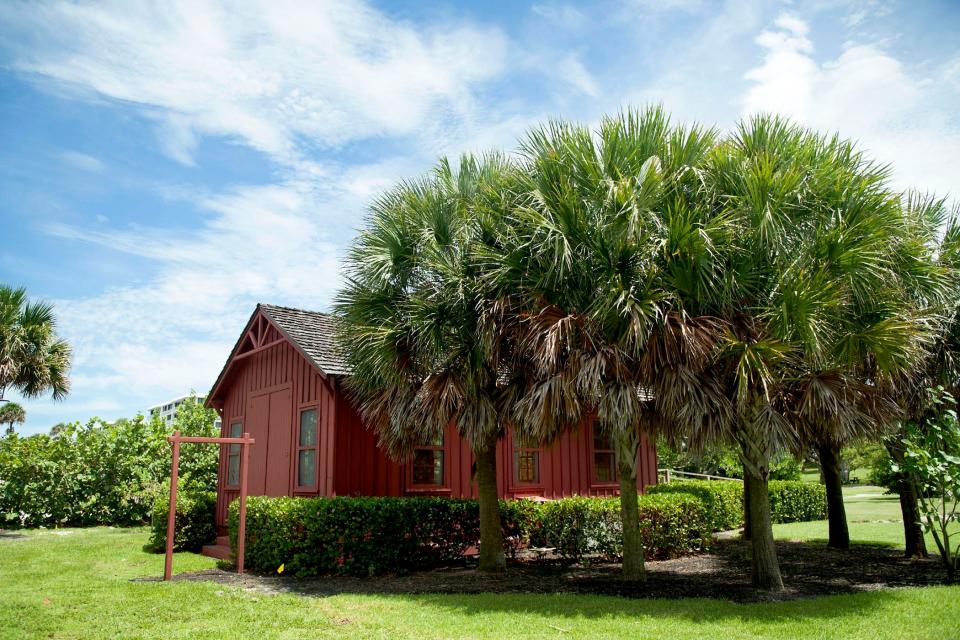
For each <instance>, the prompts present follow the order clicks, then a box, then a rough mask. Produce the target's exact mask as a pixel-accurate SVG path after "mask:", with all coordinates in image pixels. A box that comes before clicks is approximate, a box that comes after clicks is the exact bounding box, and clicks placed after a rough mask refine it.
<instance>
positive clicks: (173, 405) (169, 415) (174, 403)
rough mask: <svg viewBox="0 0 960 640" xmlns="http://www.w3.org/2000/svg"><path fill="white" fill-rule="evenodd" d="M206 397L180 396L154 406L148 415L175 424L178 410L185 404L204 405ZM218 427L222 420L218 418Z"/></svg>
mask: <svg viewBox="0 0 960 640" xmlns="http://www.w3.org/2000/svg"><path fill="white" fill-rule="evenodd" d="M206 398H207V397H206V396H201V395H195V394H193V395H186V396H180V397H179V398H174V399H173V400H169V401H167V402H164V403H161V404H157V405H154V406H152V407H150V409H148V410H147V414H148V415H149V416H150V417H153V416H160V419H161V420H163V421H164V422H165V423H166V424H173V418H174V416H176V415H177V409H178V408H179V407H180V405H182V404H183V403H184V402H199V403H200V404H203V401H204V400H206ZM216 424H217V426H220V418H217V422H216Z"/></svg>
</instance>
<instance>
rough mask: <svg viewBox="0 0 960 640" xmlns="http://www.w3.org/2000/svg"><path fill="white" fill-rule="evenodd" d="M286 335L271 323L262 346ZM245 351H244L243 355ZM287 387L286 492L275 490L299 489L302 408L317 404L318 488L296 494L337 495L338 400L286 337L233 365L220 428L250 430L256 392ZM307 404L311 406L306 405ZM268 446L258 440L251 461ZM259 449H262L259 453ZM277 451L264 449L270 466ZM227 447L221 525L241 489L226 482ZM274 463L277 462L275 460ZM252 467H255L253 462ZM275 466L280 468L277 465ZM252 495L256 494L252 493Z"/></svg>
mask: <svg viewBox="0 0 960 640" xmlns="http://www.w3.org/2000/svg"><path fill="white" fill-rule="evenodd" d="M282 339H283V336H282V334H281V333H280V332H279V331H278V330H277V328H276V327H274V326H273V325H272V324H271V325H270V326H269V327H268V329H267V330H266V331H265V332H264V334H263V336H262V338H261V344H264V345H269V344H271V343H273V342H276V341H278V340H282ZM241 355H242V354H241ZM284 387H288V388H289V389H290V398H291V401H290V402H289V404H290V409H289V411H290V416H289V419H288V421H287V424H289V427H288V428H289V434H288V439H289V444H288V445H287V444H284V446H282V447H281V446H277V447H276V450H277V451H281V452H283V455H285V456H286V457H287V458H289V459H288V460H286V461H284V464H283V465H282V466H283V467H287V466H288V465H289V468H288V472H287V476H288V478H287V482H286V487H285V490H284V491H283V492H282V493H281V492H280V491H279V489H277V488H276V487H277V486H279V485H276V486H275V490H274V491H273V493H274V494H279V495H293V494H294V491H295V490H296V486H295V485H296V450H297V440H296V439H297V428H298V426H299V422H300V410H301V409H304V408H309V406H310V405H313V406H316V408H317V438H318V441H319V442H320V443H321V447H320V451H319V455H318V457H317V466H318V479H317V485H316V487H315V489H313V490H311V491H308V492H301V491H297V494H298V495H300V494H303V495H332V493H333V486H332V485H333V481H332V480H333V471H332V463H333V460H334V455H333V453H334V452H333V447H332V442H333V432H334V419H333V412H332V410H331V407H332V405H333V403H334V400H333V390H332V389H331V387H330V385H329V384H328V383H327V382H326V381H324V379H323V377H322V376H321V375H320V373H319V372H318V371H317V370H316V369H315V368H314V367H313V365H311V364H310V362H308V361H307V359H306V358H304V357H303V356H302V355H301V354H300V352H299V351H297V350H296V348H295V347H294V346H293V345H292V344H290V343H289V342H287V341H283V342H279V343H277V344H275V345H273V346H270V347H268V348H266V349H264V350H262V351H258V352H256V353H253V354H252V355H249V356H246V357H243V358H242V359H238V360H237V361H236V362H234V363H233V367H232V370H231V371H230V373H229V378H228V379H227V380H225V381H224V385H223V389H224V392H223V409H222V427H221V435H222V436H228V435H229V432H230V431H229V430H230V425H231V424H232V423H233V422H236V421H237V420H240V421H242V422H243V430H244V431H247V432H250V431H251V428H252V427H254V426H255V425H253V424H251V423H250V422H248V421H249V420H252V419H253V416H252V415H250V411H249V410H250V403H251V401H252V399H253V397H254V396H256V395H259V394H262V393H263V392H264V391H266V390H272V389H280V388H284ZM304 405H307V406H304ZM267 447H268V443H267V442H266V441H262V440H257V442H256V444H254V445H253V449H254V450H251V461H252V460H253V459H254V458H255V457H257V456H256V455H255V454H256V453H260V454H261V456H262V455H263V453H262V452H263V451H264V449H266V448H267ZM257 449H259V451H255V450H257ZM277 451H275V452H271V451H269V449H267V451H266V458H265V460H266V464H267V465H268V467H269V466H270V465H271V460H272V457H271V456H273V455H278V454H277ZM226 464H227V451H226V447H221V452H220V472H219V478H218V483H217V484H218V486H217V526H220V527H223V526H225V525H226V519H227V509H228V506H229V504H230V502H232V501H233V500H234V499H235V498H237V496H238V494H239V492H238V490H236V489H234V488H230V487H227V485H226ZM274 464H277V463H276V462H274ZM251 466H252V465H251ZM277 466H280V465H279V464H278V465H277ZM266 471H267V470H265V469H259V470H254V469H252V468H251V470H250V478H251V480H252V479H253V478H254V477H255V476H259V477H260V478H263V477H265V475H266V474H265V472H266ZM251 495H255V494H254V493H252V492H251Z"/></svg>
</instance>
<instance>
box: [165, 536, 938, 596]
mask: <svg viewBox="0 0 960 640" xmlns="http://www.w3.org/2000/svg"><path fill="white" fill-rule="evenodd" d="M777 549H778V553H779V557H780V566H781V571H782V572H783V576H784V582H785V583H786V585H787V590H786V591H785V592H784V593H782V594H778V595H777V596H776V597H775V598H773V597H771V596H770V595H769V594H767V593H765V592H762V591H757V590H755V589H753V587H752V586H751V585H750V547H749V544H748V543H745V542H743V541H740V540H725V541H720V542H718V543H717V544H716V546H715V548H714V550H713V551H712V552H711V553H709V554H700V555H696V556H689V557H686V558H677V559H673V560H665V561H658V562H649V563H648V567H647V569H648V578H647V581H646V582H645V583H642V584H637V583H626V582H623V581H622V580H621V579H620V577H619V568H618V566H617V565H615V564H596V565H591V566H578V565H569V564H562V563H557V562H553V563H544V562H518V563H513V564H511V566H510V568H509V570H508V571H506V572H505V573H503V574H494V575H491V574H485V573H481V572H479V571H477V570H476V569H471V568H463V567H454V568H447V569H438V570H434V571H423V572H416V573H412V574H409V575H387V576H375V577H369V578H367V577H352V576H323V577H317V578H303V579H298V578H291V577H287V576H278V575H276V574H272V575H251V574H247V575H243V576H238V575H236V574H234V573H228V572H227V571H224V570H208V571H203V572H198V573H192V574H190V573H188V574H180V575H178V576H176V577H175V579H177V580H203V581H211V580H212V581H215V582H220V583H224V584H232V585H235V586H239V587H242V588H244V589H248V590H251V591H255V592H260V593H264V594H281V593H286V594H295V595H302V596H313V597H323V596H330V595H340V594H377V595H396V596H403V597H413V596H418V597H419V596H421V595H422V596H423V597H427V598H429V597H430V596H429V595H428V594H444V595H457V596H468V595H470V596H473V597H476V598H480V600H483V598H486V597H493V596H494V595H496V594H509V595H510V596H511V598H513V597H515V598H518V599H519V600H518V601H523V600H524V599H525V598H527V597H528V596H531V597H532V596H536V595H542V594H558V593H559V594H571V595H572V594H581V595H597V596H620V597H623V598H631V599H646V600H650V599H663V598H667V599H673V600H679V599H689V598H708V599H711V600H715V601H721V600H728V601H734V602H741V603H746V602H757V601H765V600H770V599H777V600H785V599H786V600H789V599H803V598H811V597H815V596H824V595H835V594H849V593H862V592H871V591H873V592H876V591H877V590H878V589H885V588H890V587H908V586H927V585H935V584H942V583H943V581H944V578H945V574H944V572H943V571H942V570H941V569H940V567H939V565H938V563H937V560H936V559H932V560H909V559H906V558H903V557H902V554H901V553H900V552H899V551H897V550H896V549H890V548H887V547H876V546H866V545H857V546H855V547H853V548H851V549H850V550H848V551H837V550H834V549H828V548H826V547H825V546H822V545H818V544H810V543H791V542H778V543H777ZM511 598H494V600H495V601H496V602H498V603H500V602H501V601H502V602H509V601H510V600H511ZM868 600H869V599H868ZM498 606H500V605H498Z"/></svg>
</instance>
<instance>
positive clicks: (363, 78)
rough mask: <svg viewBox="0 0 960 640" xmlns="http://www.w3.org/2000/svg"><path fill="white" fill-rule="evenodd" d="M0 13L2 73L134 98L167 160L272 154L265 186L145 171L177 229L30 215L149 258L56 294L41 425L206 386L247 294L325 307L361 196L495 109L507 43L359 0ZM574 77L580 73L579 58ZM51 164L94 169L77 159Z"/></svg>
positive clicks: (93, 95)
mask: <svg viewBox="0 0 960 640" xmlns="http://www.w3.org/2000/svg"><path fill="white" fill-rule="evenodd" d="M0 22H4V23H6V24H7V25H12V26H11V27H10V30H11V32H12V33H15V34H16V36H15V37H14V38H10V39H8V41H7V42H6V43H5V44H4V45H3V46H4V48H6V49H8V50H9V51H10V53H11V58H12V61H13V62H12V64H11V66H12V68H13V69H15V70H17V71H19V72H20V73H22V74H24V76H25V77H28V78H31V79H33V81H34V82H36V83H37V84H38V85H39V86H41V87H42V88H44V89H45V90H48V91H51V92H53V93H56V94H57V95H60V96H64V97H68V98H70V99H78V98H79V99H83V100H88V101H94V102H98V103H100V102H106V103H110V102H114V103H116V102H119V103H122V104H124V105H130V106H133V107H134V108H136V109H138V110H139V111H140V113H141V114H142V115H144V116H146V118H147V119H148V121H150V122H153V123H155V126H156V142H157V145H158V146H159V147H160V148H161V149H162V150H163V151H164V152H165V153H166V154H167V155H168V156H169V157H171V158H172V159H174V160H176V161H177V162H179V163H181V164H183V165H186V166H195V162H196V161H195V152H196V149H197V147H198V145H199V144H200V143H201V142H202V139H203V138H204V137H206V136H218V137H221V138H224V139H226V140H229V141H231V142H234V143H236V144H240V145H244V146H248V147H251V148H253V149H255V150H257V151H259V152H261V153H263V154H265V155H266V157H267V158H269V159H270V160H272V161H273V162H274V163H276V170H275V176H276V177H275V178H274V179H275V180H276V182H275V183H273V184H261V185H248V186H238V187H234V188H229V189H225V190H223V191H222V192H219V193H217V192H213V193H211V192H206V191H204V190H203V189H197V188H194V187H190V188H187V187H178V186H172V185H160V186H158V187H157V188H158V190H159V191H160V193H161V195H162V196H163V197H165V198H167V199H168V200H170V201H171V204H172V205H173V206H180V207H184V206H188V207H192V208H194V209H196V210H197V212H198V215H197V218H196V223H195V224H193V225H190V226H189V227H181V228H176V227H174V228H167V227H163V226H159V225H162V224H163V222H159V221H158V222H157V223H155V224H156V225H158V226H150V227H145V226H143V225H142V224H139V225H136V226H134V225H129V226H127V227H121V228H118V227H116V226H111V224H110V221H109V220H107V219H106V218H105V217H103V218H101V217H97V218H96V223H95V224H94V225H91V226H90V227H78V226H70V225H65V224H62V223H59V224H57V223H53V224H47V225H46V226H45V230H46V232H47V233H48V234H51V235H55V236H58V237H60V238H64V239H67V240H70V241H74V242H87V243H94V244H96V245H98V246H100V247H103V248H104V250H110V251H119V252H126V253H130V254H134V255H137V256H140V257H142V258H145V259H147V260H149V261H152V263H153V264H154V265H155V272H154V274H152V275H151V276H150V277H149V278H148V279H147V280H146V281H139V282H138V281H134V280H132V279H131V280H130V281H128V282H121V283H119V284H117V285H115V286H111V287H110V288H108V289H106V290H105V291H103V292H101V293H100V294H98V295H94V296H91V297H86V298H80V299H63V300H56V301H54V302H55V304H56V308H57V313H58V317H59V318H60V322H61V325H62V332H63V334H64V335H65V336H66V337H67V338H68V339H69V340H70V341H71V343H72V344H73V346H74V348H75V367H74V374H73V381H74V389H73V392H72V394H71V396H70V398H69V399H68V400H67V401H66V403H65V404H63V405H61V406H53V405H49V404H46V403H31V406H32V407H33V409H32V410H31V414H32V415H33V416H34V417H35V418H36V417H37V416H39V418H38V419H37V421H36V422H34V420H31V422H34V423H35V424H37V426H41V427H46V426H49V424H52V423H53V422H54V421H56V420H59V419H61V417H65V416H69V418H70V419H75V418H83V417H85V414H87V413H101V414H103V413H108V414H109V413H111V412H113V413H114V414H122V413H132V412H133V411H135V410H136V408H138V407H139V408H146V407H147V406H149V405H150V404H152V403H154V402H156V401H158V400H162V399H163V398H166V397H171V396H174V395H177V394H179V393H183V392H186V391H187V390H188V389H191V388H192V389H196V390H199V391H205V390H207V389H208V388H209V386H210V384H211V383H212V381H213V379H214V377H215V375H216V374H217V372H218V371H219V369H220V367H221V365H222V364H223V361H224V359H225V358H226V356H227V354H228V352H229V349H230V347H231V346H232V345H233V343H234V341H235V339H236V337H237V334H238V332H239V331H240V330H241V329H242V327H243V324H244V322H245V321H246V319H247V316H248V315H249V313H250V312H251V311H252V309H253V305H254V303H255V302H257V301H265V302H273V303H278V304H290V305H294V306H302V307H306V308H313V309H323V308H326V307H327V306H328V304H329V302H330V300H331V298H332V295H333V293H334V291H335V290H336V288H337V287H338V285H339V271H338V253H339V251H340V250H341V249H340V247H339V246H338V245H337V242H338V241H342V240H343V236H344V235H345V234H346V233H347V232H348V231H349V229H350V227H352V226H356V225H357V224H359V221H360V219H361V215H362V211H363V207H364V205H365V204H366V203H367V202H369V200H370V198H371V197H373V196H374V195H375V194H376V193H377V192H379V191H381V190H383V189H385V188H387V187H389V186H390V185H391V184H393V183H394V182H395V181H396V180H397V179H398V178H400V177H402V176H405V175H406V176H409V175H412V174H416V173H418V172H420V171H422V170H424V169H426V168H427V166H428V165H429V163H430V162H432V160H433V157H434V156H435V154H437V153H440V152H443V151H450V150H452V149H457V148H461V145H463V144H464V143H465V141H468V140H471V139H473V138H474V137H475V136H476V135H477V131H479V130H481V129H482V128H481V127H478V125H477V123H478V122H484V121H487V120H489V119H490V118H491V116H489V115H487V114H484V113H481V112H479V110H478V104H477V100H476V99H475V97H474V92H475V89H476V87H477V86H478V85H480V84H481V83H484V82H486V81H488V80H492V79H494V78H496V77H497V76H498V75H499V74H500V73H501V72H503V71H504V70H505V68H506V64H505V56H506V48H507V44H508V42H507V39H506V38H505V37H504V36H503V34H502V33H501V32H500V31H499V30H497V29H492V28H487V27H483V26H478V25H475V24H472V23H470V22H468V21H462V22H460V23H456V24H451V23H438V24H434V25H432V26H422V27H421V26H414V25H412V24H411V23H408V22H404V21H398V20H394V19H392V18H389V17H387V16H386V15H384V14H382V13H379V12H378V11H376V10H375V9H373V8H372V7H370V6H369V5H367V4H366V3H364V2H362V1H359V0H358V1H345V2H335V3H297V2H289V1H286V0H283V1H271V2H268V1H263V2H252V3H243V4H239V5H231V6H221V5H219V4H217V3H214V2H207V1H199V0H190V1H181V2H177V3H174V4H172V5H163V6H156V7H154V6H150V5H139V4H131V3H106V4H79V5H78V4H68V3H44V4H32V5H30V6H26V5H14V4H9V3H7V4H0ZM575 75H576V74H575ZM576 77H577V80H576V82H578V83H579V85H580V88H581V89H585V88H586V89H589V88H590V85H589V74H587V73H586V71H585V70H584V69H583V68H582V66H581V67H580V73H579V75H576ZM505 120H506V121H507V122H513V118H506V119H505ZM401 136H404V137H406V138H407V139H409V140H411V144H410V145H409V146H408V147H407V148H406V149H405V150H404V152H403V153H404V155H402V156H396V157H393V156H391V157H386V158H382V159H377V160H373V161H366V163H361V164H355V163H352V164H351V165H350V166H347V165H345V164H341V163H340V162H339V161H337V160H336V159H335V157H334V159H331V160H327V161H324V162H320V161H318V160H315V159H314V157H316V155H317V149H320V150H321V151H325V150H331V149H335V148H337V147H338V146H340V145H344V144H346V143H350V142H354V141H359V140H363V139H368V138H386V137H401ZM498 142H499V140H498ZM427 154H428V155H429V159H428V160H425V159H424V158H425V156H426V155H427ZM63 160H64V161H65V162H70V163H71V164H73V165H74V166H80V165H85V166H84V167H83V168H86V169H87V170H94V168H95V165H94V164H93V162H95V159H93V158H89V159H85V158H83V157H81V156H80V154H76V153H73V155H67V154H64V156H63ZM266 179H267V180H269V179H271V177H270V176H267V177H266ZM131 214H135V212H131ZM123 217H128V218H129V217H131V216H117V219H120V218H123ZM132 217H133V218H134V219H136V218H135V216H132ZM80 412H83V413H82V414H80V415H78V414H79V413H80ZM107 417H116V416H115V415H108V416H107ZM40 420H44V421H47V422H48V423H49V424H43V423H42V422H40Z"/></svg>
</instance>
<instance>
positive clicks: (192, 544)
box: [149, 482, 217, 552]
mask: <svg viewBox="0 0 960 640" xmlns="http://www.w3.org/2000/svg"><path fill="white" fill-rule="evenodd" d="M167 485H169V482H168V483H167ZM168 492H169V489H167V490H166V492H165V493H163V494H162V495H159V496H157V499H156V500H155V501H154V503H153V511H152V512H151V514H150V542H149V546H150V547H151V548H152V549H153V550H154V551H158V552H159V551H163V550H165V549H166V545H167V516H168V515H169V513H170V497H169V495H170V494H169V493H168ZM216 510H217V493H216V491H183V492H180V491H178V492H177V521H176V529H175V530H174V535H173V549H174V551H199V550H200V547H202V546H203V545H205V544H212V543H213V542H214V541H215V540H216V538H217V527H216V525H215V524H214V522H215V520H216Z"/></svg>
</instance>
